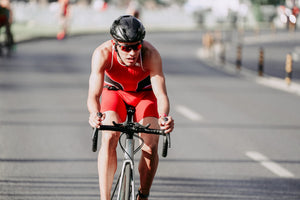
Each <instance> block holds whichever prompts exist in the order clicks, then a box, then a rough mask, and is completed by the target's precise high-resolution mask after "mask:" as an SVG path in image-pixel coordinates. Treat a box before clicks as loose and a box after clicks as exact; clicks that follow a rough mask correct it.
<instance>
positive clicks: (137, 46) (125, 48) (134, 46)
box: [116, 42, 143, 52]
mask: <svg viewBox="0 0 300 200" xmlns="http://www.w3.org/2000/svg"><path fill="white" fill-rule="evenodd" d="M116 44H117V45H118V46H119V47H120V49H121V50H122V51H126V52H130V51H131V50H134V51H137V50H140V49H141V48H142V46H143V45H142V44H143V43H142V42H140V43H137V44H131V45H120V44H119V43H116Z"/></svg>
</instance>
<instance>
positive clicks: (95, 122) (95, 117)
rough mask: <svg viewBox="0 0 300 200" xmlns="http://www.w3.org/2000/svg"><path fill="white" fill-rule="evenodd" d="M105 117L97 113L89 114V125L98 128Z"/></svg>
mask: <svg viewBox="0 0 300 200" xmlns="http://www.w3.org/2000/svg"><path fill="white" fill-rule="evenodd" d="M104 118H105V115H104V114H102V113H100V112H98V113H95V112H94V113H90V117H89V123H90V125H91V127H93V128H100V125H101V122H102V121H103V120H104Z"/></svg>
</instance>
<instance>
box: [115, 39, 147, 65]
mask: <svg viewBox="0 0 300 200" xmlns="http://www.w3.org/2000/svg"><path fill="white" fill-rule="evenodd" d="M141 48H142V42H133V43H123V42H117V49H118V52H119V56H120V57H121V61H122V62H124V64H125V65H127V66H133V65H135V63H136V62H137V60H138V58H139V54H140V51H141Z"/></svg>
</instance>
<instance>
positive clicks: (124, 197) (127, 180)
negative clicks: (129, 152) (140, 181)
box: [119, 163, 133, 200]
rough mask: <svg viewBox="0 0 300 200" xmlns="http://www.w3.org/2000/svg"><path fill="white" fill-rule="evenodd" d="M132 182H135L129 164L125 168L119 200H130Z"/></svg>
mask: <svg viewBox="0 0 300 200" xmlns="http://www.w3.org/2000/svg"><path fill="white" fill-rule="evenodd" d="M132 181H133V177H132V170H131V166H130V164H129V163H127V164H126V165H125V168H124V174H123V179H122V183H121V184H122V185H121V193H120V199H119V200H130V197H131V195H132V185H131V183H132Z"/></svg>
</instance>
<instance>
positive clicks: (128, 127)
mask: <svg viewBox="0 0 300 200" xmlns="http://www.w3.org/2000/svg"><path fill="white" fill-rule="evenodd" d="M149 126H150V124H148V125H146V126H143V125H141V124H139V123H137V122H135V123H132V122H131V123H127V124H117V123H115V122H113V125H101V126H100V128H94V129H93V136H92V141H93V146H92V151H93V152H96V151H97V143H98V131H99V130H108V131H118V132H123V133H126V134H134V133H147V134H154V135H162V136H164V139H163V150H162V156H163V157H166V156H167V154H168V148H170V147H171V137H170V134H168V133H165V132H164V130H161V129H152V128H149Z"/></svg>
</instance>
